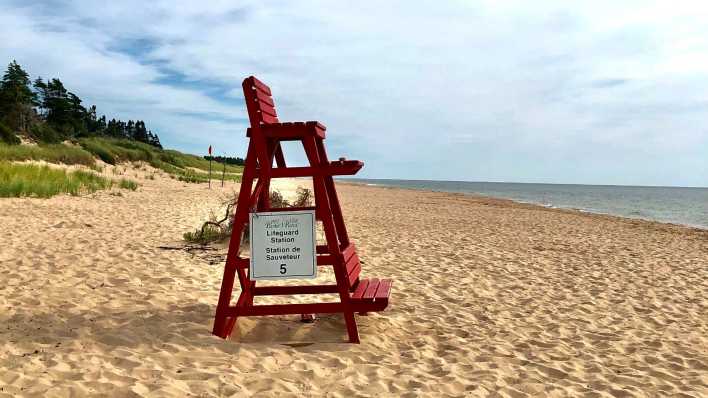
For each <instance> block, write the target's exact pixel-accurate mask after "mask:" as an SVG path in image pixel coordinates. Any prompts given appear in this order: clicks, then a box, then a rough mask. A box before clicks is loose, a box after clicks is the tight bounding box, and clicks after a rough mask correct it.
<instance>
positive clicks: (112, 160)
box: [79, 138, 116, 165]
mask: <svg viewBox="0 0 708 398" xmlns="http://www.w3.org/2000/svg"><path fill="white" fill-rule="evenodd" d="M79 143H80V144H81V146H82V147H83V148H84V149H85V150H87V151H89V152H91V153H92V154H94V155H95V156H98V158H99V159H101V160H103V161H104V162H106V163H108V164H113V165H114V164H116V154H115V153H113V151H111V150H110V149H109V148H108V147H106V146H105V145H103V143H101V142H100V141H98V140H95V139H92V138H88V139H82V140H80V141H79Z"/></svg>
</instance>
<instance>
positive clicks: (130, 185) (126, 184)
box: [118, 178, 138, 191]
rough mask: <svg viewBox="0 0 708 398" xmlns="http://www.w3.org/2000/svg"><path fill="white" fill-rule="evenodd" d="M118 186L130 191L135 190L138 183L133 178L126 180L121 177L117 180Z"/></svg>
mask: <svg viewBox="0 0 708 398" xmlns="http://www.w3.org/2000/svg"><path fill="white" fill-rule="evenodd" d="M118 186H119V187H120V188H121V189H129V190H131V191H135V190H136V189H138V183H137V182H135V181H133V180H127V179H125V178H121V179H120V181H119V182H118Z"/></svg>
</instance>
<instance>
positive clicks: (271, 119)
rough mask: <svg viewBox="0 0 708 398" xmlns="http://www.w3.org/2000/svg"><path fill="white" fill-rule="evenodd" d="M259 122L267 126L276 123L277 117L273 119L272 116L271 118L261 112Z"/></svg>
mask: <svg viewBox="0 0 708 398" xmlns="http://www.w3.org/2000/svg"><path fill="white" fill-rule="evenodd" d="M261 120H262V121H263V123H268V124H272V123H278V118H277V117H273V116H271V115H269V114H267V113H263V112H261Z"/></svg>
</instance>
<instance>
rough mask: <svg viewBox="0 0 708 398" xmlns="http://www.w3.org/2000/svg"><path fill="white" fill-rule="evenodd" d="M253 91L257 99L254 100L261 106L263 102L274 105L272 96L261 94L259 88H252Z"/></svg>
mask: <svg viewBox="0 0 708 398" xmlns="http://www.w3.org/2000/svg"><path fill="white" fill-rule="evenodd" d="M254 91H255V93H256V96H255V98H256V99H258V101H256V102H259V103H260V104H261V106H263V104H268V105H270V106H275V102H274V101H273V98H271V97H270V96H268V95H266V94H263V92H261V91H259V90H254Z"/></svg>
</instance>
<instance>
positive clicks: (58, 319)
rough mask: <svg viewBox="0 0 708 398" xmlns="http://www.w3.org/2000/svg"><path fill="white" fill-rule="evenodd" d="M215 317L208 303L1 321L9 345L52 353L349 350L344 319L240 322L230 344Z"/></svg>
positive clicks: (327, 316)
mask: <svg viewBox="0 0 708 398" xmlns="http://www.w3.org/2000/svg"><path fill="white" fill-rule="evenodd" d="M213 316H214V308H213V306H211V305H207V304H204V303H191V304H186V305H172V306H170V307H169V308H167V309H158V308H151V307H150V306H149V305H146V306H143V307H141V308H138V309H135V310H130V311H125V310H124V309H123V308H106V307H102V306H98V307H93V308H91V309H90V310H89V311H86V310H83V311H76V307H73V310H72V307H64V308H62V309H60V310H56V311H52V312H43V313H38V314H32V313H29V312H24V313H17V314H15V315H13V316H10V317H4V316H0V324H6V325H8V326H7V329H6V330H5V333H4V338H5V339H6V340H8V341H10V342H15V343H21V344H27V345H29V346H32V347H36V348H37V349H40V350H46V351H51V350H52V349H53V348H52V346H53V347H57V348H58V347H60V346H61V345H62V344H63V345H67V344H73V343H78V344H81V345H82V346H85V347H87V348H86V350H87V351H90V350H91V348H89V347H91V346H92V345H93V344H98V345H103V346H104V347H102V348H99V351H108V352H111V351H113V350H116V349H121V348H131V349H135V348H138V347H144V348H148V350H150V349H155V350H162V349H164V348H165V347H172V348H174V349H175V350H180V351H181V350H185V351H187V350H192V349H199V348H213V349H217V350H219V351H222V352H224V353H237V352H238V351H239V350H240V349H241V348H243V347H245V346H248V345H251V344H269V345H286V346H289V347H292V348H299V347H308V346H311V345H316V347H317V349H325V350H327V351H332V350H334V351H339V350H344V349H346V348H347V347H349V345H348V344H346V341H347V340H346V337H347V336H346V328H345V327H344V319H343V317H342V316H341V315H340V314H331V315H330V314H323V315H320V316H318V318H317V320H316V321H315V322H313V323H303V322H301V321H300V316H298V315H288V316H270V317H253V318H240V319H239V320H238V323H237V325H236V327H234V330H233V333H232V335H231V337H230V338H229V339H228V340H226V341H224V340H222V339H220V338H218V337H216V336H214V335H212V334H211V327H212V322H213ZM333 343H334V344H333ZM321 344H325V345H321Z"/></svg>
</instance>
